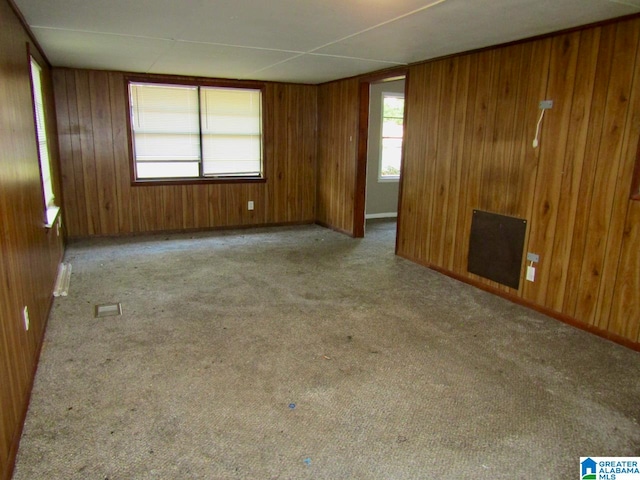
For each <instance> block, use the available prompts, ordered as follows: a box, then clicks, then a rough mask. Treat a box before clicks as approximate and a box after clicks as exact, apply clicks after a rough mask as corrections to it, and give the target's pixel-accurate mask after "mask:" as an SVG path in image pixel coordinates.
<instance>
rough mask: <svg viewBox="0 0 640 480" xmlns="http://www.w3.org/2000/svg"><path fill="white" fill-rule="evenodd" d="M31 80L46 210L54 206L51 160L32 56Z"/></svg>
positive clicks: (39, 82)
mask: <svg viewBox="0 0 640 480" xmlns="http://www.w3.org/2000/svg"><path fill="white" fill-rule="evenodd" d="M31 81H32V83H33V103H34V105H33V108H34V115H35V120H36V137H37V141H38V157H39V161H40V175H41V176H42V194H43V197H44V204H45V208H46V209H47V210H48V209H50V208H52V207H54V206H55V197H54V195H53V183H52V180H51V161H50V159H49V147H48V145H47V128H46V124H45V115H44V100H43V96H42V69H41V68H40V65H38V63H37V62H36V61H35V60H34V59H33V58H32V59H31Z"/></svg>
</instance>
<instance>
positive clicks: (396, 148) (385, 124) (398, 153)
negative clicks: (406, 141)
mask: <svg viewBox="0 0 640 480" xmlns="http://www.w3.org/2000/svg"><path fill="white" fill-rule="evenodd" d="M403 119H404V95H403V94H402V93H383V94H382V132H381V136H382V148H381V149H380V170H379V174H378V180H380V181H397V180H398V179H399V178H400V168H401V160H402V138H403V133H404V132H403V131H404V128H403Z"/></svg>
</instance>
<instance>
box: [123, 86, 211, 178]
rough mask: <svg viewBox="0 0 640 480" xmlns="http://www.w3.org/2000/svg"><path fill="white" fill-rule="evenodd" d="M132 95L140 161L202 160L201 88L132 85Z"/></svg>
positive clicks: (136, 149)
mask: <svg viewBox="0 0 640 480" xmlns="http://www.w3.org/2000/svg"><path fill="white" fill-rule="evenodd" d="M130 91H131V125H132V128H133V134H134V150H135V158H136V161H138V162H141V161H155V162H171V161H176V160H178V161H180V160H195V161H198V160H200V135H199V130H200V126H199V118H198V88H197V87H191V86H175V85H150V84H135V83H132V84H131V85H130ZM148 170H149V165H147V166H146V167H143V168H142V171H145V172H146V171H148ZM140 171H141V169H140V165H138V175H139V176H140ZM153 176H154V177H156V176H157V177H165V176H166V175H164V174H162V172H159V173H158V175H153ZM176 176H182V175H176Z"/></svg>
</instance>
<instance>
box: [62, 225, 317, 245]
mask: <svg viewBox="0 0 640 480" xmlns="http://www.w3.org/2000/svg"><path fill="white" fill-rule="evenodd" d="M315 223H316V222H315V221H314V220H302V221H299V222H275V223H258V224H244V225H224V226H219V227H204V228H179V229H173V230H147V231H144V232H127V233H114V234H106V235H70V236H68V240H69V241H70V242H73V241H78V240H87V239H90V238H128V237H132V238H133V237H142V236H145V235H173V234H178V233H202V232H218V231H226V230H248V229H251V228H269V227H296V226H302V225H313V224H315Z"/></svg>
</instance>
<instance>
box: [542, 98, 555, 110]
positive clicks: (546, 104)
mask: <svg viewBox="0 0 640 480" xmlns="http://www.w3.org/2000/svg"><path fill="white" fill-rule="evenodd" d="M550 108H553V100H542V101H541V102H540V110H549V109H550Z"/></svg>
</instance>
